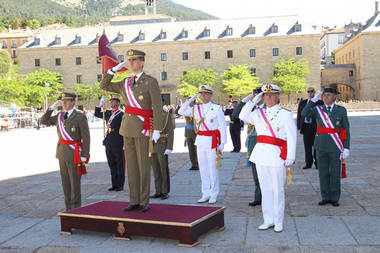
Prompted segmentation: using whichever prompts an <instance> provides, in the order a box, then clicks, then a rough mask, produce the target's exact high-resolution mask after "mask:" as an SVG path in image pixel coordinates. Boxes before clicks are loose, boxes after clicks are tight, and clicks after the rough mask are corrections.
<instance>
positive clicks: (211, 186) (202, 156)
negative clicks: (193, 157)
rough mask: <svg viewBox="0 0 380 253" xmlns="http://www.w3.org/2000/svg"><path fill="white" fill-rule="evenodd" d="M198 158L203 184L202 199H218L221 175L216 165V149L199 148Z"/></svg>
mask: <svg viewBox="0 0 380 253" xmlns="http://www.w3.org/2000/svg"><path fill="white" fill-rule="evenodd" d="M197 156H198V165H199V173H200V175H201V182H202V197H212V198H216V197H217V196H218V194H219V174H218V170H217V169H216V165H215V159H216V153H215V149H211V148H208V147H199V146H197Z"/></svg>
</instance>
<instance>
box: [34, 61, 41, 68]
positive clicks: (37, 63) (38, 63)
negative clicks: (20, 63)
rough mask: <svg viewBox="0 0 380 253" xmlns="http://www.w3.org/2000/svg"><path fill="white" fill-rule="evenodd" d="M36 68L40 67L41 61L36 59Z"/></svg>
mask: <svg viewBox="0 0 380 253" xmlns="http://www.w3.org/2000/svg"><path fill="white" fill-rule="evenodd" d="M34 66H36V67H39V66H40V59H34Z"/></svg>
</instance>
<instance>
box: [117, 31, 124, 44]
mask: <svg viewBox="0 0 380 253" xmlns="http://www.w3.org/2000/svg"><path fill="white" fill-rule="evenodd" d="M117 41H118V42H122V41H124V34H122V33H120V32H119V33H118V34H117Z"/></svg>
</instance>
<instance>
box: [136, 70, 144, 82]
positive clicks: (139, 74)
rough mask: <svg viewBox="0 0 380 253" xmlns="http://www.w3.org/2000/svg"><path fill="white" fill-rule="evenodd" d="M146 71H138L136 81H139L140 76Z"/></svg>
mask: <svg viewBox="0 0 380 253" xmlns="http://www.w3.org/2000/svg"><path fill="white" fill-rule="evenodd" d="M143 73H144V71H141V72H140V73H138V74H137V75H135V76H136V79H135V82H137V81H138V80H139V78H140V76H141V75H142V74H143Z"/></svg>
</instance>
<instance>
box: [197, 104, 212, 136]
mask: <svg viewBox="0 0 380 253" xmlns="http://www.w3.org/2000/svg"><path fill="white" fill-rule="evenodd" d="M197 106H198V115H199V119H200V120H201V119H202V111H201V105H200V104H197ZM210 106H212V105H210ZM202 125H203V127H204V128H205V129H206V131H210V129H208V127H207V125H206V123H205V121H203V122H202Z"/></svg>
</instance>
